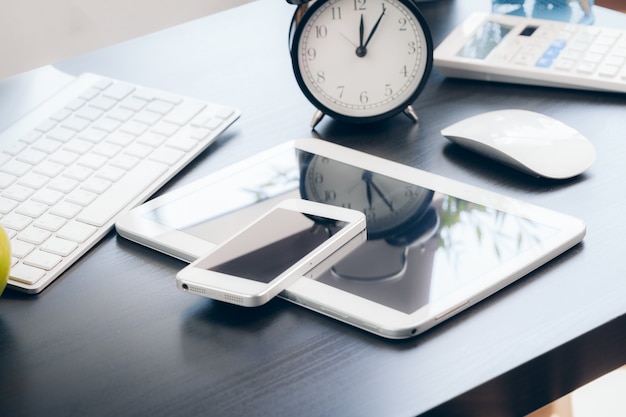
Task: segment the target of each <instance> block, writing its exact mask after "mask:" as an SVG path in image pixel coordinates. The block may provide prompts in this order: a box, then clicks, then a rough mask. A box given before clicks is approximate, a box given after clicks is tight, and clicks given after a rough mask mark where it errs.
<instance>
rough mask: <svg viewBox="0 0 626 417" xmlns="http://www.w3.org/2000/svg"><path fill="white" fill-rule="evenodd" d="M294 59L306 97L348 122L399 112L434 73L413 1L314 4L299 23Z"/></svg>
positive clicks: (355, 0) (425, 33)
mask: <svg viewBox="0 0 626 417" xmlns="http://www.w3.org/2000/svg"><path fill="white" fill-rule="evenodd" d="M291 53H292V62H293V66H294V73H295V75H296V79H297V80H298V84H299V85H300V88H301V89H302V90H303V92H304V93H305V95H306V96H307V98H308V99H309V100H310V101H311V102H312V103H313V104H314V105H315V106H316V107H317V108H318V109H320V110H321V111H323V112H324V113H327V114H329V115H331V116H333V117H336V118H340V119H348V120H350V121H359V120H363V121H374V120H378V119H382V118H383V117H388V116H391V115H394V114H396V113H398V112H400V111H402V110H404V109H405V108H406V107H407V106H408V105H410V104H411V103H412V102H413V101H414V100H415V99H416V98H417V96H418V94H419V92H420V91H421V89H422V87H423V85H424V83H425V81H426V79H427V77H428V74H429V73H430V69H431V66H432V41H431V38H430V34H429V32H428V29H427V26H426V23H425V21H424V19H423V18H422V16H421V14H420V13H419V11H418V10H417V8H416V7H415V5H414V4H413V2H412V1H410V0H403V1H398V0H326V1H319V0H318V1H317V2H315V3H314V4H313V6H312V7H311V8H310V9H309V10H308V11H307V13H306V14H305V15H304V17H303V18H302V20H301V22H300V23H299V24H298V26H297V28H296V31H295V33H294V38H293V44H292V51H291Z"/></svg>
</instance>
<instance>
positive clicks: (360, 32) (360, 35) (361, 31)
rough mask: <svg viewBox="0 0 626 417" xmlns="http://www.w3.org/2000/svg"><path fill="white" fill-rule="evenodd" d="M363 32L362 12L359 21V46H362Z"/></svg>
mask: <svg viewBox="0 0 626 417" xmlns="http://www.w3.org/2000/svg"><path fill="white" fill-rule="evenodd" d="M364 32H365V29H364V27H363V14H362V13H361V23H359V48H363V36H364ZM357 54H358V53H357Z"/></svg>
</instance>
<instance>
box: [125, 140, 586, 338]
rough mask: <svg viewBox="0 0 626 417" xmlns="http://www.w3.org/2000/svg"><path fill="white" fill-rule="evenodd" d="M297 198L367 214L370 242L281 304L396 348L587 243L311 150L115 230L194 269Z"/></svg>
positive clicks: (369, 159)
mask: <svg viewBox="0 0 626 417" xmlns="http://www.w3.org/2000/svg"><path fill="white" fill-rule="evenodd" d="M294 197H295V198H303V199H308V200H313V201H317V202H324V203H326V204H333V205H338V206H346V207H351V208H352V209H357V210H360V211H362V212H363V213H365V215H366V218H367V241H365V242H364V243H363V244H361V245H359V246H358V247H357V248H356V249H354V250H351V251H346V254H345V256H343V257H342V258H341V259H333V258H329V259H328V260H327V261H325V262H321V263H320V265H319V266H318V267H317V268H316V269H315V270H314V271H311V272H309V273H307V275H306V276H304V277H303V278H300V279H298V280H297V281H296V282H294V283H293V284H291V285H289V287H288V288H286V289H285V290H284V291H283V292H281V293H280V294H279V296H280V297H281V298H285V299H288V300H290V301H292V302H294V303H296V304H298V305H301V306H304V307H306V308H309V309H311V310H314V311H316V312H319V313H322V314H325V315H328V316H330V317H333V318H336V319H338V320H341V321H343V322H346V323H349V324H350V325H353V326H356V327H359V328H361V329H365V330H367V331H370V332H372V333H375V334H378V335H380V336H384V337H388V338H405V337H411V336H415V335H417V334H419V333H421V332H423V331H425V330H426V329H429V328H431V327H433V326H435V325H437V324H438V323H440V322H442V321H444V320H446V319H448V318H450V317H453V316H454V315H456V314H457V313H459V312H461V311H463V310H465V309H466V308H468V307H470V306H472V305H473V304H475V303H477V302H479V301H480V300H482V299H484V298H486V297H488V296H489V295H490V294H493V293H494V292H496V291H498V290H499V289H500V288H503V287H505V286H506V285H508V284H510V283H512V282H514V281H515V280H517V279H518V278H520V277H522V276H524V275H525V274H527V273H528V272H530V271H532V270H533V269H535V268H538V267H539V266H541V265H542V264H544V263H545V262H547V261H548V260H550V259H552V258H554V257H556V256H558V255H559V254H561V253H562V252H564V251H566V250H567V249H569V248H571V247H572V246H574V245H576V244H577V243H578V242H580V241H581V240H582V238H583V236H584V235H585V225H584V223H583V222H582V221H580V220H579V219H576V218H574V217H572V216H568V215H566V214H563V213H558V212H555V211H553V210H550V209H547V208H542V207H538V206H536V205H533V204H529V203H528V202H525V201H520V200H517V199H513V198H510V197H507V196H504V195H501V194H497V193H494V192H491V191H488V190H484V189H480V188H477V187H473V186H470V185H467V184H464V183H461V182H459V181H454V180H451V179H449V178H444V177H441V176H438V175H434V174H432V173H429V172H425V171H422V170H419V169H415V168H411V167H408V166H406V165H401V164H398V163H395V162H393V161H389V160H386V159H383V158H379V157H376V156H373V155H369V154H366V153H363V152H358V151H355V150H353V149H349V148H346V147H343V146H339V145H336V144H333V143H330V142H327V141H323V140H319V139H310V138H308V139H299V140H296V141H293V142H289V143H285V144H283V145H279V146H277V147H274V148H272V149H268V150H267V151H265V152H262V153H259V154H256V155H254V156H253V157H250V158H248V159H246V160H243V161H241V162H240V163H237V164H234V165H231V166H229V167H227V168H225V169H222V170H220V171H218V172H215V173H214V174H211V175H209V176H207V177H205V178H202V179H200V180H198V181H196V182H194V183H191V184H189V185H187V186H185V187H181V188H179V189H177V190H174V191H172V192H169V193H166V194H164V195H162V196H159V197H158V198H155V199H153V200H151V201H149V202H147V203H145V204H143V205H141V206H139V207H137V208H135V209H133V210H131V211H130V212H128V213H127V214H125V215H123V216H122V217H121V218H120V219H119V220H118V222H117V224H116V227H117V230H118V232H119V233H120V235H122V236H124V237H126V238H128V239H130V240H133V241H136V242H139V243H141V244H143V245H146V246H148V247H151V248H154V249H157V250H160V251H162V252H164V253H167V254H169V255H171V256H175V257H179V258H181V259H184V260H187V261H190V262H192V261H194V260H196V259H198V258H199V257H202V256H204V255H205V254H206V253H207V252H209V251H210V250H211V249H212V248H214V247H216V246H217V245H219V244H221V243H222V242H224V240H226V239H225V237H228V236H232V235H233V234H234V232H235V231H236V230H239V229H240V228H241V226H240V225H242V224H247V223H249V222H251V221H252V220H254V219H256V218H258V217H259V216H260V215H261V214H262V213H264V212H265V211H267V210H268V209H269V208H270V207H272V206H274V205H276V204H277V203H278V202H279V201H281V200H284V199H287V198H294ZM309 276H312V277H313V278H314V279H311V278H310V277H309Z"/></svg>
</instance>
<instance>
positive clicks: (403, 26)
mask: <svg viewBox="0 0 626 417" xmlns="http://www.w3.org/2000/svg"><path fill="white" fill-rule="evenodd" d="M398 23H399V24H400V28H399V29H398V30H399V31H400V32H406V23H407V21H406V18H405V17H401V18H400V19H398Z"/></svg>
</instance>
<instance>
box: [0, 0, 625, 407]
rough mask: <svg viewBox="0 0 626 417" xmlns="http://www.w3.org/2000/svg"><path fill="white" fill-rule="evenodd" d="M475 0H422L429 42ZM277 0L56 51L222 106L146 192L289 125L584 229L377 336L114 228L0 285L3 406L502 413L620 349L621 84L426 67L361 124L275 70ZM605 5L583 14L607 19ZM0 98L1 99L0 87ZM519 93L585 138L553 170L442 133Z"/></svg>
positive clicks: (187, 177) (546, 395) (257, 145)
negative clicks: (468, 300) (215, 291)
mask: <svg viewBox="0 0 626 417" xmlns="http://www.w3.org/2000/svg"><path fill="white" fill-rule="evenodd" d="M489 5H490V3H489V2H488V1H485V0H481V1H472V2H468V1H461V0H457V1H456V2H455V1H453V0H440V1H437V2H430V3H424V4H423V5H422V10H423V12H424V14H425V15H426V17H427V20H428V22H429V24H430V25H431V29H432V32H433V37H434V41H435V44H438V43H439V42H440V41H441V40H442V39H443V38H444V36H445V35H446V34H447V33H448V32H449V31H450V30H451V29H452V28H453V26H454V25H456V24H458V23H459V22H460V21H461V20H462V19H463V17H464V16H465V15H466V13H467V12H468V11H469V10H471V9H482V10H488V9H489V7H490V6H489ZM292 11H293V8H292V7H290V6H289V5H287V4H286V3H285V2H284V1H282V0H261V1H258V2H254V3H251V4H249V5H246V6H243V7H240V8H236V9H233V10H230V11H226V12H224V13H220V14H218V15H215V16H209V17H207V18H203V19H200V20H197V21H194V22H191V23H188V24H185V25H182V26H178V27H174V28H171V29H168V30H165V31H162V32H159V33H156V34H153V35H150V36H146V37H142V38H139V39H136V40H133V41H129V42H126V43H122V44H120V45H117V46H114V47H111V48H107V49H103V50H99V51H96V52H93V53H90V54H88V55H85V56H81V57H78V58H75V59H71V60H68V61H65V62H63V63H61V64H59V65H58V68H60V69H62V70H65V71H68V72H70V73H74V74H78V73H80V72H83V71H91V72H96V73H101V74H104V75H108V76H112V77H116V78H120V79H125V80H129V81H134V82H137V83H141V84H146V85H150V86H155V87H160V88H165V89H170V90H172V91H177V92H179V93H184V94H189V95H195V96H199V97H205V98H208V99H212V100H215V101H218V102H224V103H232V104H235V105H237V106H239V107H240V108H241V109H242V111H243V116H242V118H241V119H240V120H239V121H238V122H237V123H236V125H234V126H233V127H232V128H231V129H230V130H229V131H228V133H226V134H225V135H224V136H223V137H222V138H221V139H220V140H219V141H218V142H217V143H216V144H215V145H214V146H213V147H212V148H211V149H210V150H208V151H207V152H206V153H204V154H203V155H202V156H201V157H200V158H198V160H197V161H196V162H194V163H193V164H192V165H191V166H190V167H189V168H188V169H186V170H185V171H184V172H183V173H182V174H181V175H179V176H177V177H176V178H175V179H174V180H173V181H171V183H169V184H168V185H167V186H166V187H165V188H164V190H162V192H163V191H167V190H170V189H173V188H175V187H179V186H181V185H182V184H185V183H188V182H190V181H192V180H195V179H197V178H200V177H202V176H203V175H205V174H207V173H209V172H212V171H215V170H217V169H219V168H220V167H223V166H225V165H228V164H229V163H232V162H233V161H236V160H239V159H241V158H243V157H245V156H248V155H251V154H254V153H255V152H257V151H259V150H261V149H265V148H268V147H270V146H272V145H274V144H278V143H280V142H283V141H285V140H289V139H292V138H295V137H308V136H311V135H319V136H320V137H322V138H324V139H327V140H329V141H333V142H337V143H340V144H343V145H346V146H350V147H354V148H358V149H361V150H365V151H368V152H371V153H374V154H377V155H380V156H384V157H387V158H390V159H393V160H396V161H399V162H402V163H405V164H408V165H411V166H415V167H419V168H422V169H425V170H428V171H432V172H435V173H438V174H442V175H445V176H448V177H452V178H456V179H460V180H463V181H466V182H468V183H471V184H475V185H478V186H482V187H485V188H489V189H491V190H495V191H498V192H501V193H505V194H509V195H512V196H515V197H518V198H521V199H524V200H528V201H531V202H533V203H536V204H540V205H543V206H547V207H549V208H552V209H556V210H560V211H563V212H566V213H569V214H572V215H575V216H578V217H580V218H582V219H584V220H585V221H586V222H587V224H588V235H587V237H586V238H585V240H584V243H583V244H581V245H579V246H577V247H575V248H574V249H573V250H571V251H569V252H568V253H566V254H564V255H563V256H561V257H559V258H558V259H556V260H554V261H553V262H551V263H549V264H548V265H545V266H544V267H542V268H540V269H539V270H537V271H536V272H534V273H532V274H530V275H529V276H527V277H526V278H524V279H522V280H521V281H520V282H518V283H517V284H515V285H513V286H511V287H509V288H507V289H505V290H504V291H502V292H500V293H498V294H496V295H494V296H492V297H490V298H489V299H488V300H486V301H484V302H482V303H480V304H479V305H478V306H476V307H474V308H471V309H470V310H468V311H467V312H464V313H462V314H460V315H459V316H457V317H455V318H453V319H451V320H450V321H448V322H446V323H444V324H442V325H440V326H439V327H437V328H435V329H433V330H431V331H429V332H427V333H425V334H423V335H421V336H418V337H415V338H413V339H410V340H404V341H389V340H385V339H381V338H378V337H376V336H373V335H370V334H368V333H365V332H363V331H360V330H357V329H355V328H352V327H350V326H348V325H344V324H342V323H339V322H337V321H334V320H332V319H329V318H325V317H323V316H321V315H318V314H315V313H313V312H309V311H307V310H305V309H302V308H299V307H297V306H294V305H292V304H290V303H289V302H286V301H283V300H279V299H276V300H274V301H272V302H270V303H269V304H268V305H266V306H264V307H262V308H255V309H243V308H235V307H231V306H228V305H224V304H219V303H216V302H212V301H210V300H206V299H202V298H200V297H192V296H189V295H187V294H183V293H181V292H179V291H177V290H176V289H175V285H174V275H175V273H176V272H177V271H178V270H179V269H180V268H182V267H183V266H184V264H183V263H182V262H179V261H177V260H174V259H171V258H168V257H167V256H164V255H161V254H158V253H155V252H153V251H151V250H149V249H146V248H144V247H141V246H139V245H136V244H133V243H130V242H128V241H126V240H124V239H122V238H120V237H118V236H117V235H116V234H115V233H114V232H111V233H110V234H109V236H108V237H107V238H106V239H104V240H103V241H102V242H101V243H100V244H99V245H98V246H96V247H95V248H94V249H93V250H92V251H90V252H89V253H88V254H87V255H86V256H85V257H84V258H83V259H81V260H80V261H79V262H78V263H77V264H76V265H74V267H72V268H71V269H70V270H69V271H68V272H67V273H65V274H64V275H63V276H62V277H61V278H60V279H58V280H57V281H56V282H55V283H54V284H53V285H52V286H50V287H49V288H48V289H47V290H45V291H44V292H43V293H42V294H40V295H39V296H35V297H33V296H26V295H22V294H20V293H16V292H12V291H7V292H5V294H4V295H3V296H2V298H0V414H2V415H3V416H14V417H15V416H39V415H50V416H81V417H82V416H112V415H124V416H148V415H149V416H168V417H170V416H177V415H180V416H190V415H204V416H226V415H229V416H231V415H245V416H250V415H267V416H278V415H284V416H296V415H298V416H300V415H307V416H308V415H310V416H350V415H354V416H411V415H420V414H424V413H425V414H426V415H445V416H453V415H463V416H474V415H475V416H514V415H522V414H524V413H527V412H530V411H531V410H533V409H535V408H537V407H539V406H541V405H543V404H545V403H547V402H548V401H550V400H552V399H554V398H556V397H558V396H560V395H561V394H563V393H564V392H566V391H569V390H571V389H573V388H575V387H576V386H578V385H580V384H582V383H585V382H587V381H588V380H590V379H592V378H595V377H597V376H599V375H600V374H602V373H604V372H606V371H608V370H610V369H613V368H615V367H617V366H619V365H621V364H622V363H624V362H626V316H625V313H626V301H625V300H626V279H625V277H626V262H624V260H625V258H624V243H623V238H624V236H626V221H624V219H622V216H623V215H624V213H626V198H624V197H623V189H624V180H625V179H626V163H625V161H626V145H625V143H626V134H625V133H624V132H625V130H624V118H625V117H626V106H625V104H626V100H625V96H624V95H623V94H621V95H620V94H606V93H597V92H583V91H568V90H559V89H548V88H537V87H523V86H516V85H504V84H489V83H482V82H468V81H460V80H448V79H444V78H443V77H442V76H441V74H440V73H439V72H438V71H437V70H434V71H433V74H432V76H431V78H430V81H429V83H428V86H427V88H426V89H425V91H424V93H423V95H422V96H421V97H420V98H419V100H418V101H417V102H416V106H415V107H416V110H417V112H418V113H419V116H420V118H421V119H420V120H421V121H420V123H419V124H418V125H414V124H411V122H410V121H409V120H408V119H407V118H405V117H403V116H399V117H397V118H394V119H393V120H389V121H387V122H383V123H381V124H379V125H376V126H373V127H355V126H348V125H344V124H341V123H337V122H334V121H332V120H330V119H325V120H324V121H323V122H322V123H321V124H320V125H319V126H318V131H317V133H313V132H311V131H310V130H309V128H308V123H309V121H310V118H311V116H312V113H313V108H312V107H311V105H309V104H308V102H306V100H305V99H304V97H303V96H302V94H300V92H299V90H298V88H297V85H296V83H295V81H294V78H293V75H292V73H291V67H290V62H289V57H288V46H287V32H288V25H289V21H290V18H291V13H292ZM625 20H626V18H621V17H620V16H618V15H612V14H610V13H608V12H606V13H601V14H600V15H599V16H598V22H600V23H603V24H604V23H606V24H607V25H608V24H611V25H621V27H624V26H625V25H624V24H623V22H624V21H625ZM0 100H2V97H0ZM510 107H519V108H525V109H532V110H537V111H541V112H544V113H546V114H549V115H552V116H554V117H556V118H559V119H561V120H563V121H564V122H566V123H569V124H571V125H572V126H575V127H576V128H578V129H579V130H580V131H581V132H582V133H583V134H585V135H587V136H588V137H589V138H590V140H591V141H593V143H594V144H595V146H596V147H597V151H598V160H597V163H596V164H595V165H594V166H593V167H592V169H591V170H590V171H588V173H587V174H586V175H584V176H582V177H581V178H577V179H574V180H571V181H566V182H552V181H542V180H538V179H531V178H529V177H527V176H525V175H523V174H518V173H516V172H514V171H512V170H510V169H506V168H503V167H501V166H500V165H497V164H495V163H493V162H490V161H488V160H486V159H483V158H480V157H478V156H474V155H472V154H470V153H468V152H466V151H463V150H461V149H459V148H457V147H455V146H452V145H450V144H448V142H447V141H446V140H444V139H443V138H442V137H441V136H440V134H439V130H440V129H441V128H442V127H444V126H446V125H447V124H449V123H451V122H453V121H456V120H458V119H460V118H462V117H465V116H469V115H471V114H475V113H478V112H483V111H487V110H494V109H501V108H510Z"/></svg>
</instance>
